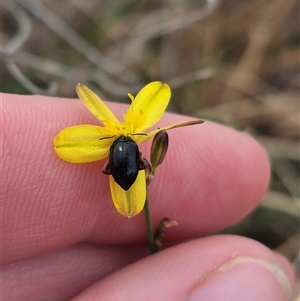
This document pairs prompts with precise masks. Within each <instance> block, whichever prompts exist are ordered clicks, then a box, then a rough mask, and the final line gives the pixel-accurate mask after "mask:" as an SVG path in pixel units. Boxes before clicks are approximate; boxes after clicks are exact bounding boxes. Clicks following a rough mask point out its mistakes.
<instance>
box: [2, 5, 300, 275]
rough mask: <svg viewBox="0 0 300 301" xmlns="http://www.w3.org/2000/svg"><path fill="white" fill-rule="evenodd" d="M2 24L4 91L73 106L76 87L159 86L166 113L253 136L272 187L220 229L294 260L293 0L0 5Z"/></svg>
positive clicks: (116, 93) (112, 91) (119, 90)
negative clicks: (266, 157) (55, 98)
mask: <svg viewBox="0 0 300 301" xmlns="http://www.w3.org/2000/svg"><path fill="white" fill-rule="evenodd" d="M112 3H113V4H112ZM2 22H3V27H2V28H3V32H2V34H3V37H2V42H3V43H2V44H3V46H2V63H3V65H4V66H5V67H4V68H3V69H2V87H1V90H2V91H3V92H10V93H23V94H28V93H42V94H56V95H59V96H68V97H71V96H75V94H74V86H75V84H76V83H77V82H80V81H81V82H84V83H86V84H88V85H89V86H91V87H92V88H94V89H95V90H96V91H97V90H98V93H100V95H102V96H103V97H104V98H105V97H106V98H107V99H115V100H116V101H123V100H124V98H123V95H125V94H124V93H127V92H128V91H132V92H134V91H137V90H138V88H140V87H141V86H142V85H143V84H145V83H146V82H149V81H151V80H155V79H160V80H162V81H165V82H168V83H169V84H170V85H171V86H172V88H173V91H174V93H173V99H172V107H171V108H170V109H171V110H172V111H175V112H178V113H183V114H191V115H192V114H193V115H197V116H199V117H200V116H201V117H202V118H203V117H204V118H210V119H214V120H216V121H219V122H222V123H226V124H229V125H231V126H235V127H237V128H239V129H243V130H247V131H250V132H251V133H252V134H253V135H255V136H256V137H257V139H258V140H259V141H260V142H261V144H262V145H264V146H265V148H266V149H267V151H268V152H269V154H270V158H271V161H272V167H273V182H272V185H271V187H270V190H269V192H268V194H267V195H266V197H265V199H264V200H263V202H262V204H261V206H260V207H259V208H258V209H257V210H256V211H255V212H254V213H253V214H252V215H250V216H249V217H248V218H247V219H246V220H244V221H243V222H242V223H240V224H239V225H236V226H235V227H233V228H230V229H227V230H226V231H227V232H228V231H229V232H231V233H238V234H241V235H245V236H249V237H253V238H255V239H257V240H259V241H261V242H263V243H264V244H266V245H268V246H269V247H271V248H274V249H277V250H278V251H279V252H281V253H283V254H285V255H286V256H288V257H289V258H290V260H292V261H294V262H295V264H296V262H298V263H299V172H300V170H299V144H298V139H299V66H300V64H299V41H300V34H299V28H298V27H299V6H298V7H297V1H296V0H274V1H267V0H262V1H261V0H254V1H246V0H242V1H241V0H228V1H219V0H210V1H204V0H203V1H193V0H190V1H175V0H169V1H156V2H154V1H150V0H144V1H142V0H140V1H139V0H127V1H121V0H119V1H113V2H109V1H96V0H90V1H79V0H65V1H61V0H56V1H53V0H52V1H50V0H44V1H34V0H20V1H17V0H16V1H11V0H3V1H2ZM182 100H184V101H182ZM195 112H196V113H195ZM297 254H298V255H297ZM297 258H298V259H297ZM298 271H299V267H298Z"/></svg>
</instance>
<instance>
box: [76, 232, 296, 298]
mask: <svg viewBox="0 0 300 301" xmlns="http://www.w3.org/2000/svg"><path fill="white" fill-rule="evenodd" d="M292 282H293V273H292V271H291V268H290V267H289V265H288V264H287V263H286V262H285V261H284V260H283V259H282V258H279V257H277V256H276V255H275V254H274V253H273V252H272V251H270V250H269V249H267V248H266V247H264V246H262V245H261V244H259V243H258V242H255V241H253V240H250V239H247V238H242V237H237V236H212V237H206V238H203V239H200V240H195V241H190V242H188V243H183V244H181V245H177V246H176V247H173V248H169V249H166V250H164V251H161V252H159V253H157V254H155V255H152V256H149V257H147V258H144V259H143V260H140V261H138V262H136V263H134V264H132V265H129V266H127V267H126V268H124V269H122V270H120V271H118V272H116V273H113V274H111V275H110V276H108V277H107V278H105V279H103V280H102V281H100V282H98V283H96V284H94V285H93V286H91V287H90V288H89V289H87V290H85V291H84V292H83V293H81V294H80V295H78V296H77V297H76V298H75V299H73V300H72V301H81V300H85V301H88V300H114V301H121V300H145V301H147V300H158V301H159V300H186V301H196V300H210V301H217V300H218V301H219V300H223V301H226V300H228V301H232V300H244V301H265V300H273V301H287V300H290V298H291V295H292Z"/></svg>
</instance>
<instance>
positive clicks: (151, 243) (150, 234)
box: [144, 197, 158, 254]
mask: <svg viewBox="0 0 300 301" xmlns="http://www.w3.org/2000/svg"><path fill="white" fill-rule="evenodd" d="M144 211H145V217H146V227H147V235H148V242H149V247H150V251H151V253H152V254H154V253H156V252H157V251H158V247H157V245H156V243H155V240H154V235H153V229H152V223H151V217H150V210H149V204H148V197H146V202H145V206H144Z"/></svg>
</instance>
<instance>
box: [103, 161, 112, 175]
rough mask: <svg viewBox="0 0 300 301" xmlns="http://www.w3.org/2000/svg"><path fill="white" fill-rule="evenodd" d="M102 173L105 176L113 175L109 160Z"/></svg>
mask: <svg viewBox="0 0 300 301" xmlns="http://www.w3.org/2000/svg"><path fill="white" fill-rule="evenodd" d="M102 172H103V173H104V174H105V175H111V172H110V166H109V160H107V162H106V163H105V164H104V166H103V168H102Z"/></svg>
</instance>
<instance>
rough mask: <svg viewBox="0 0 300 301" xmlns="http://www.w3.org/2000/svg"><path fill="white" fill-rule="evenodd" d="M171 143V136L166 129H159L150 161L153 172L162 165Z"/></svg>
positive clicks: (153, 143)
mask: <svg viewBox="0 0 300 301" xmlns="http://www.w3.org/2000/svg"><path fill="white" fill-rule="evenodd" d="M168 145H169V137H168V134H167V132H166V131H163V130H162V131H159V132H157V133H156V135H155V136H154V138H153V141H152V145H151V153H150V161H151V165H152V169H153V172H154V171H155V169H156V168H157V166H158V165H160V164H161V163H162V162H163V160H164V158H165V156H166V153H167V150H168Z"/></svg>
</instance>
